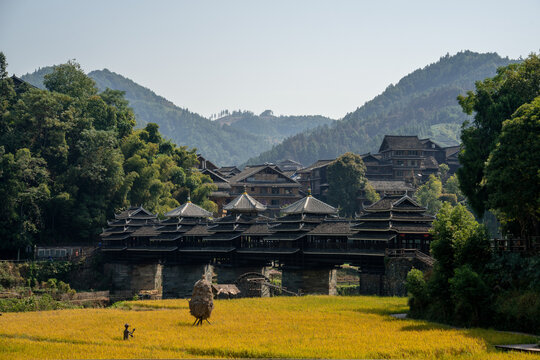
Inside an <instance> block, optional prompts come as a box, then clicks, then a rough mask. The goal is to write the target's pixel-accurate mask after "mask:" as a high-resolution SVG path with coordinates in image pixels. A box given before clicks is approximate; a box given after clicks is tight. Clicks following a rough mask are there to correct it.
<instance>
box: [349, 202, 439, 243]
mask: <svg viewBox="0 0 540 360" xmlns="http://www.w3.org/2000/svg"><path fill="white" fill-rule="evenodd" d="M364 210H365V213H364V214H363V215H361V216H360V217H358V218H357V219H356V223H355V224H354V225H353V226H352V227H351V230H352V231H353V232H354V233H355V234H354V235H353V236H352V237H351V239H352V240H365V241H384V242H389V241H391V240H392V239H394V238H395V237H396V236H397V235H398V234H429V230H430V229H431V222H432V221H433V220H434V217H433V216H430V215H426V214H425V211H426V208H424V207H422V206H420V205H419V204H418V203H416V201H414V200H413V199H411V198H410V197H409V196H407V195H405V196H402V195H387V196H385V197H383V198H382V199H381V200H379V201H378V202H376V203H375V204H373V205H371V206H369V207H367V208H366V209H364Z"/></svg>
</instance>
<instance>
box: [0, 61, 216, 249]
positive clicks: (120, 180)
mask: <svg viewBox="0 0 540 360" xmlns="http://www.w3.org/2000/svg"><path fill="white" fill-rule="evenodd" d="M45 84H46V85H47V87H48V88H49V89H50V90H51V91H46V90H39V89H35V88H29V87H18V88H17V92H15V91H14V88H13V82H12V80H11V78H9V77H7V71H6V64H5V57H4V56H3V54H1V53H0V95H1V96H0V120H1V122H0V141H1V144H2V146H0V197H1V198H2V200H3V202H2V204H0V248H3V249H8V250H10V251H12V252H13V251H14V250H16V249H17V248H24V247H26V246H28V245H33V244H36V243H37V242H38V241H40V242H43V243H46V244H51V243H62V242H72V241H74V240H76V241H91V240H95V239H96V238H97V236H98V234H99V233H100V232H101V228H102V227H103V226H104V225H105V224H106V220H107V219H109V218H111V217H112V216H113V215H114V213H115V212H116V211H118V210H120V209H122V208H125V207H127V206H129V205H130V203H131V204H137V205H143V206H145V207H146V208H148V209H149V210H151V211H155V212H165V211H168V210H170V209H172V208H174V207H176V206H178V205H179V203H180V202H183V201H185V199H186V198H187V194H188V193H189V192H191V193H192V194H193V195H194V196H193V198H194V201H196V202H198V203H199V204H201V205H203V206H205V207H206V208H209V209H214V207H215V204H214V203H212V202H211V201H209V200H208V196H209V194H210V193H211V192H212V191H214V190H215V185H213V184H212V181H211V179H210V178H209V177H208V176H206V175H203V174H201V173H200V172H198V171H196V170H193V167H194V166H195V164H196V163H197V156H196V150H195V149H187V147H178V146H176V145H175V144H173V143H171V142H170V141H167V140H164V139H163V137H162V136H161V134H160V133H159V129H158V126H157V125H155V124H148V125H147V126H146V127H145V128H144V129H140V130H136V131H134V130H133V127H134V125H135V117H134V115H133V111H132V110H131V109H130V108H129V106H128V105H129V104H128V102H127V101H126V100H125V99H124V94H123V93H122V92H120V91H113V90H109V89H107V90H105V91H104V92H102V93H100V94H98V93H97V90H96V88H95V86H94V85H95V84H94V82H93V81H92V80H91V79H90V78H88V77H87V76H86V75H85V74H84V72H83V71H82V70H81V68H80V66H79V65H78V64H76V63H74V62H68V63H67V64H64V65H59V66H57V67H55V69H54V71H53V72H52V73H51V74H49V75H47V77H46V79H45Z"/></svg>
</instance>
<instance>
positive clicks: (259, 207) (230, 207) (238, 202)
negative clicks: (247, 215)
mask: <svg viewBox="0 0 540 360" xmlns="http://www.w3.org/2000/svg"><path fill="white" fill-rule="evenodd" d="M223 209H224V210H227V211H264V210H266V206H264V205H263V204H261V203H260V202H258V201H257V200H255V199H254V198H252V197H251V196H249V195H248V194H247V193H243V194H242V195H240V196H238V197H236V198H235V199H234V200H233V201H231V202H230V203H228V204H227V205H225V206H224V207H223Z"/></svg>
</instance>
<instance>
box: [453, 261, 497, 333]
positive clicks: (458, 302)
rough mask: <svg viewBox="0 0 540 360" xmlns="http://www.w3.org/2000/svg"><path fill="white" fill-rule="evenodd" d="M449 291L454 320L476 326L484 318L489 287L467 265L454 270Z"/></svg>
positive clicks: (461, 323)
mask: <svg viewBox="0 0 540 360" xmlns="http://www.w3.org/2000/svg"><path fill="white" fill-rule="evenodd" d="M450 292H451V294H452V301H453V303H454V321H455V322H456V323H458V324H460V325H466V326H476V325H479V324H481V323H482V322H483V320H485V319H486V316H485V314H486V313H487V307H488V304H487V301H488V299H489V289H488V287H487V286H486V284H485V283H484V281H483V280H482V278H481V277H480V275H478V274H477V273H476V272H474V271H473V270H472V269H471V267H470V266H469V265H464V266H461V267H459V268H457V269H456V270H455V275H454V277H452V278H451V279H450Z"/></svg>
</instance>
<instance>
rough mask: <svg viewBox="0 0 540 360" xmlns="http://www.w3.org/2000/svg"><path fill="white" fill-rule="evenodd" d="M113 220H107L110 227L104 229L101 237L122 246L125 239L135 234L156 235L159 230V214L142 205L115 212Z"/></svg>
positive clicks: (109, 243) (109, 242) (111, 244)
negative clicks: (157, 225)
mask: <svg viewBox="0 0 540 360" xmlns="http://www.w3.org/2000/svg"><path fill="white" fill-rule="evenodd" d="M114 217H115V219H114V220H113V221H107V224H108V225H109V227H108V228H106V229H103V232H102V233H101V235H100V236H101V239H102V240H103V241H106V242H107V243H108V245H110V246H115V245H113V244H118V247H122V246H123V244H124V241H125V240H127V239H129V238H131V237H135V236H154V235H157V232H155V230H154V226H155V225H156V224H157V215H156V214H152V213H151V212H149V211H148V210H146V209H145V208H143V207H142V206H138V207H137V206H134V207H130V208H128V209H126V210H124V211H122V212H120V213H118V214H115V216H114Z"/></svg>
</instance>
